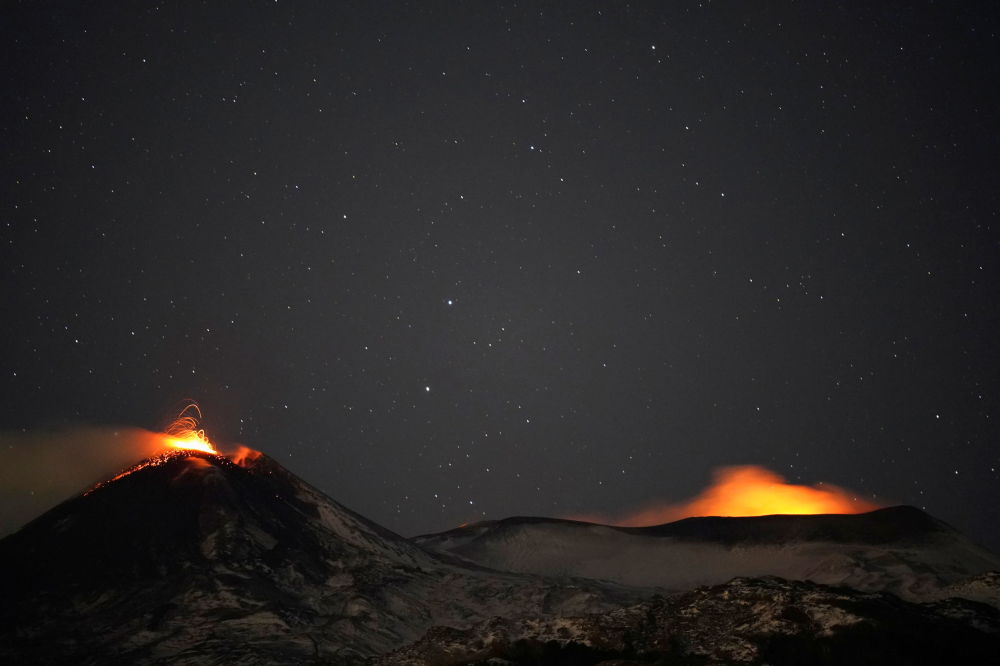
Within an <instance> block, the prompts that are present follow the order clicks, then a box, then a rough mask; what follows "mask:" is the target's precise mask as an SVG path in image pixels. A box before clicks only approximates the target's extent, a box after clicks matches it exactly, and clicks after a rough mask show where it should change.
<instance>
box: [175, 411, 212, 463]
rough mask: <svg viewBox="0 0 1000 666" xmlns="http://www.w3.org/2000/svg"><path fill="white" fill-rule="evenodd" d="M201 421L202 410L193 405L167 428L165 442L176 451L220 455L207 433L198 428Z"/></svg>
mask: <svg viewBox="0 0 1000 666" xmlns="http://www.w3.org/2000/svg"><path fill="white" fill-rule="evenodd" d="M200 419H201V409H199V407H198V405H197V404H196V403H191V404H190V405H188V406H187V407H185V408H184V409H183V410H181V413H180V414H178V415H177V418H176V419H174V422H173V423H171V424H170V425H169V426H167V429H166V431H165V432H164V437H163V442H164V444H166V445H167V446H168V447H171V448H174V449H181V450H188V451H201V452H202V453H214V454H216V455H218V454H219V452H218V451H216V450H215V447H214V446H213V445H212V442H210V441H208V437H206V436H205V431H204V430H202V429H200V428H198V421H199V420H200Z"/></svg>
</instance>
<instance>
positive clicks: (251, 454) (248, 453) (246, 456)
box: [229, 446, 264, 467]
mask: <svg viewBox="0 0 1000 666" xmlns="http://www.w3.org/2000/svg"><path fill="white" fill-rule="evenodd" d="M262 455H264V454H263V453H261V452H260V451H255V450H254V449H251V448H250V447H249V446H240V447H239V448H238V449H236V451H235V453H230V454H229V459H230V460H232V461H233V462H234V463H236V464H237V465H239V466H240V467H249V466H250V464H251V463H252V462H253V461H255V460H257V458H260V457H261V456H262Z"/></svg>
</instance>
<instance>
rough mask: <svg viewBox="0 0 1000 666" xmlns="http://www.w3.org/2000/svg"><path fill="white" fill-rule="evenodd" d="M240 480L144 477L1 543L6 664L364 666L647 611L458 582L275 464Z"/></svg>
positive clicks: (190, 459)
mask: <svg viewBox="0 0 1000 666" xmlns="http://www.w3.org/2000/svg"><path fill="white" fill-rule="evenodd" d="M245 465H246V466H245V467H244V466H240V465H237V464H235V463H233V462H231V461H230V460H229V459H228V458H225V457H223V456H219V455H212V454H202V453H191V452H176V453H171V454H167V455H165V456H162V457H160V458H156V459H152V460H149V461H144V462H143V463H141V464H140V465H137V466H136V467H135V468H133V469H132V470H130V471H129V472H127V473H125V474H123V475H121V476H120V477H118V478H116V479H114V480H112V481H110V482H106V483H104V484H101V485H99V486H98V487H96V488H94V489H93V490H91V491H90V492H88V493H86V494H84V495H82V496H79V497H76V498H73V499H71V500H68V501H67V502H64V503H63V504H61V505H59V506H57V507H56V508H54V509H52V510H51V511H49V512H48V513H46V514H44V515H42V516H41V517H39V518H38V519H36V520H35V521H33V522H31V523H29V524H28V525H26V526H25V527H24V528H22V529H21V530H20V531H19V532H17V533H15V534H13V535H10V536H8V537H7V538H5V539H3V540H2V541H0V571H2V572H3V578H4V584H3V603H2V605H0V663H8V664H15V663H17V664H25V663H45V664H55V663H75V664H88V663H89V664H108V663H129V664H135V663H222V662H224V663H231V664H235V663H243V664H258V663H259V664H271V663H303V662H314V661H315V662H319V663H338V662H354V661H358V660H360V659H362V658H364V657H367V656H372V655H375V654H378V653H381V652H384V651H386V650H388V649H390V648H393V647H397V646H399V645H401V644H403V643H406V642H407V641H410V640H414V639H416V638H417V637H418V636H419V635H420V634H421V633H422V632H423V631H424V630H426V629H427V628H428V627H430V626H432V625H434V624H458V623H468V622H470V621H477V620H483V619H486V618H489V617H492V616H496V615H502V616H506V617H522V616H524V615H544V614H548V613H576V614H578V613H587V612H593V611H598V610H608V609H610V608H614V607H617V606H618V605H619V604H621V603H623V602H627V601H630V600H631V601H635V600H636V599H638V598H640V597H641V596H642V594H641V593H639V592H636V591H630V590H626V589H624V588H621V587H620V586H618V587H615V586H608V585H599V584H596V583H588V582H583V583H573V582H570V583H569V584H566V582H565V581H560V582H559V583H558V584H555V583H549V582H547V581H545V580H542V579H540V578H538V577H535V576H530V575H528V576H526V575H521V574H508V573H499V572H487V571H485V570H483V569H482V568H480V567H474V566H467V565H456V564H452V563H449V561H448V559H449V558H447V557H440V556H435V555H433V554H429V553H427V552H425V551H423V550H421V549H420V548H418V547H417V546H415V545H414V544H412V543H410V542H409V541H407V540H406V539H403V538H402V537H399V536H398V535H396V534H393V533H392V532H390V531H388V530H386V529H383V528H381V527H379V526H378V525H376V524H374V523H372V522H370V521H368V520H366V519H365V518H363V517H361V516H359V515H357V514H356V513H354V512H352V511H350V510H349V509H347V508H345V507H343V506H341V505H340V504H338V503H336V502H334V501H333V500H331V499H330V498H328V497H326V496H325V495H323V494H322V493H321V492H319V491H318V490H316V489H315V488H312V487H311V486H309V485H308V484H306V483H305V482H304V481H302V480H301V479H299V478H298V477H296V476H294V475H293V474H291V473H290V472H288V471H287V470H286V469H284V468H283V467H281V466H280V465H278V464H277V463H276V462H274V461H273V460H271V459H269V458H267V457H266V456H261V457H259V458H257V459H255V460H249V461H247V462H246V463H245ZM220 659H221V660H222V661H221V662H220V661H219V660H220Z"/></svg>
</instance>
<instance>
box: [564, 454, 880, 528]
mask: <svg viewBox="0 0 1000 666" xmlns="http://www.w3.org/2000/svg"><path fill="white" fill-rule="evenodd" d="M877 508H879V507H878V505H877V504H873V503H871V502H867V501H865V500H862V499H859V498H858V497H857V496H856V495H854V494H853V493H851V492H850V491H848V490H845V489H843V488H839V487H837V486H834V485H829V484H819V485H815V486H802V485H797V484H792V483H788V482H787V481H785V479H784V477H782V476H781V475H780V474H777V473H775V472H772V471H771V470H769V469H765V468H764V467H758V466H756V465H742V466H737V467H722V468H720V469H717V470H715V473H714V479H713V481H712V483H711V484H710V485H709V486H708V487H707V488H705V489H704V490H702V491H701V492H700V493H699V494H698V495H696V496H695V497H693V498H691V499H690V500H688V501H686V502H681V503H679V504H667V505H661V506H652V507H649V508H647V509H644V510H641V511H638V512H636V513H633V514H631V515H628V516H625V517H624V518H621V519H619V520H612V521H610V522H611V524H613V525H622V526H628V527H641V526H645V525H662V524H663V523H669V522H672V521H675V520H681V519H682V518H691V517H695V516H769V515H773V514H817V513H865V512H866V511H873V510H875V509H877ZM583 519H584V520H595V519H596V522H604V521H603V518H602V517H593V516H587V517H584V518H583Z"/></svg>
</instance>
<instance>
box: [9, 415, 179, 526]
mask: <svg viewBox="0 0 1000 666" xmlns="http://www.w3.org/2000/svg"><path fill="white" fill-rule="evenodd" d="M163 437H164V436H163V433H155V432H150V431H148V430H143V429H141V428H134V427H112V426H75V427H67V428H59V429H46V430H37V431H0V536H4V535H6V534H9V533H11V532H14V531H16V530H17V529H19V528H20V527H21V526H22V525H24V524H25V523H27V522H29V521H30V520H32V519H33V518H35V517H37V516H39V515H41V514H42V513H43V512H45V511H47V510H48V509H51V508H52V507H54V506H55V505H57V504H59V503H60V502H62V501H63V500H66V499H68V498H70V497H72V496H74V495H77V494H79V493H81V492H83V491H85V490H87V489H88V488H90V487H91V486H93V485H94V484H95V483H97V482H99V481H102V480H105V479H107V478H109V477H111V476H114V475H115V474H117V473H119V472H121V471H122V469H124V468H126V467H128V466H130V465H132V464H134V463H136V462H138V461H140V460H142V459H144V458H149V457H152V456H155V455H158V454H160V453H162V452H163V449H164V440H163Z"/></svg>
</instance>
